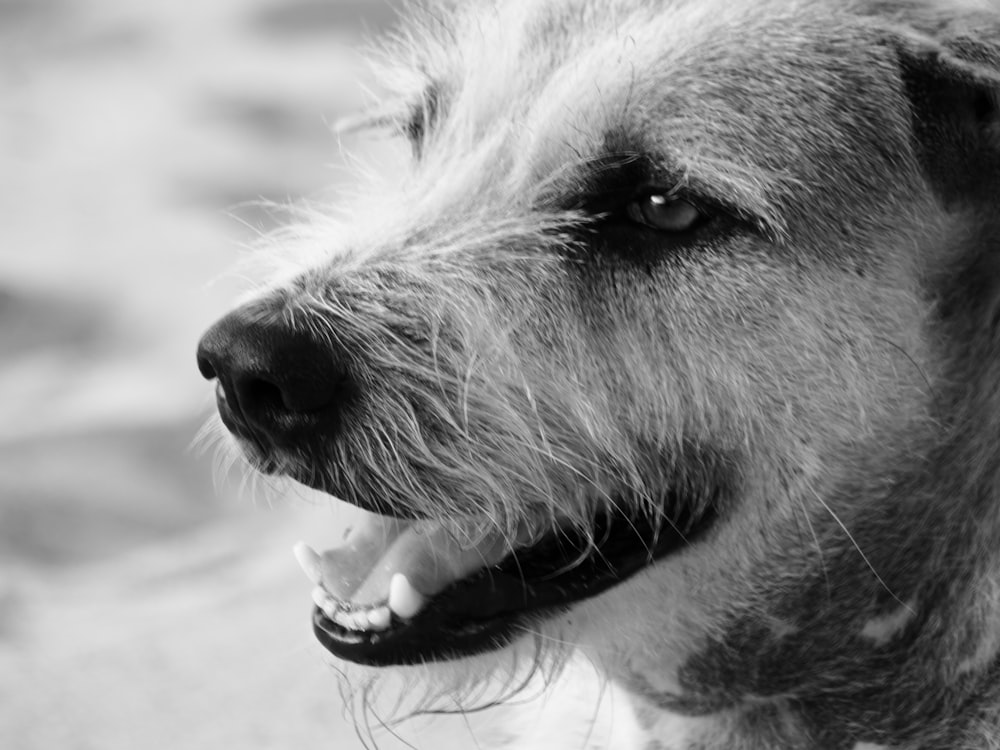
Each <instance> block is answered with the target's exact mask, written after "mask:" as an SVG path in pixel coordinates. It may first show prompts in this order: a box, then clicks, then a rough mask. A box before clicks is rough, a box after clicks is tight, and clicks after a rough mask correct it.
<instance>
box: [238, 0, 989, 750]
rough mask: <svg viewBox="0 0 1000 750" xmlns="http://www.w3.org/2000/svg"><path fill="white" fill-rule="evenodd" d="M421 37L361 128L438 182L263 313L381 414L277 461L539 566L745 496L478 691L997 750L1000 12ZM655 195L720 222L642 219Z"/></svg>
mask: <svg viewBox="0 0 1000 750" xmlns="http://www.w3.org/2000/svg"><path fill="white" fill-rule="evenodd" d="M407 28H408V29H409V30H408V31H407V32H406V34H407V35H406V37H405V38H401V39H399V40H397V43H396V44H395V45H394V46H393V47H392V49H391V50H389V51H388V53H387V54H386V55H385V56H384V58H383V59H384V61H385V65H384V67H385V75H384V80H385V81H386V84H387V86H389V87H390V88H392V90H393V91H394V92H395V94H396V96H394V97H392V98H391V99H390V101H389V102H388V103H387V104H386V105H385V106H383V107H381V108H380V109H379V111H378V113H377V114H375V115H373V116H372V118H370V121H369V122H368V123H367V124H368V125H369V126H377V125H390V126H392V127H395V128H397V129H398V131H399V132H400V133H401V134H403V135H404V136H405V137H407V138H409V139H410V141H411V144H412V149H413V158H412V160H411V161H410V163H409V165H408V166H405V167H404V166H403V165H400V170H401V174H400V175H398V176H397V177H398V180H396V181H395V182H393V183H392V184H387V183H385V182H379V183H377V184H375V185H372V186H371V188H370V189H369V190H366V191H364V193H363V194H362V195H360V196H359V197H358V199H357V200H355V201H352V202H351V203H350V205H349V207H348V208H347V209H346V210H344V211H343V212H342V213H341V214H340V215H339V216H323V215H315V216H311V217H310V218H309V220H308V221H307V222H305V223H304V224H303V225H302V226H300V227H296V228H295V229H294V230H289V231H288V232H286V233H285V234H283V235H281V236H280V237H278V238H277V240H276V244H280V245H281V252H280V254H278V255H276V257H275V260H276V261H277V268H276V270H275V273H274V274H273V275H272V276H271V277H270V281H269V284H268V286H267V287H264V288H262V289H261V290H260V291H259V292H258V293H257V295H256V296H255V298H254V300H253V301H251V302H249V303H248V307H247V308H244V309H245V310H249V311H251V313H248V314H252V317H254V318H255V319H258V320H263V321H280V322H281V323H282V324H283V325H287V326H288V327H289V328H290V329H294V330H297V331H300V332H303V331H305V332H311V333H310V334H309V335H313V336H316V337H320V338H322V339H323V340H325V341H327V342H328V344H329V347H330V348H331V350H333V351H336V352H338V356H339V357H341V358H344V359H346V360H347V365H346V367H347V369H348V371H349V373H350V379H351V381H352V383H354V384H355V386H356V391H357V392H356V393H354V394H353V396H352V399H351V401H350V408H349V410H348V411H347V412H346V414H345V416H344V419H343V420H342V423H341V425H340V427H339V428H338V430H337V431H336V432H335V433H332V432H324V431H322V430H317V431H315V432H314V433H312V434H309V435H306V436H304V437H303V438H302V439H301V440H299V441H298V442H296V443H295V444H294V445H283V446H281V447H280V448H262V447H261V445H260V444H254V443H253V441H247V440H243V441H241V445H242V447H243V449H244V451H245V452H246V453H247V454H248V455H249V457H250V458H251V460H252V461H254V462H256V463H258V464H264V465H266V466H267V468H268V470H269V471H277V472H279V473H285V474H288V475H290V476H293V477H295V478H297V479H299V480H301V481H305V482H306V483H308V484H311V485H313V486H321V487H324V488H327V489H328V490H330V491H331V492H335V493H336V494H337V495H339V496H340V497H342V498H343V499H344V500H346V501H348V502H351V503H355V504H358V505H362V506H366V507H375V508H377V509H383V510H387V509H395V510H396V511H397V512H399V511H403V512H415V513H419V514H423V515H427V516H430V517H432V518H439V519H442V521H443V522H449V523H451V522H453V523H454V529H455V533H456V534H461V535H463V537H470V538H471V537H477V536H478V535H479V534H480V533H485V532H486V531H487V530H489V529H497V528H499V529H501V530H502V531H503V532H504V534H506V535H507V537H508V538H510V539H511V540H514V539H515V538H516V539H517V545H522V544H524V543H526V542H527V541H529V540H530V539H531V538H534V537H536V536H540V535H542V534H544V533H545V532H547V531H549V530H550V529H552V528H553V527H566V526H569V525H573V526H575V527H578V528H582V529H584V530H585V531H586V530H587V529H588V528H589V524H590V522H591V519H592V518H593V517H594V514H595V512H596V511H597V510H598V509H599V508H600V507H602V506H604V505H608V504H612V503H618V502H621V500H622V498H627V500H628V502H629V503H630V504H631V505H632V506H633V510H634V512H636V513H648V514H654V515H655V514H660V513H664V512H665V513H666V514H667V515H668V516H670V514H671V511H672V510H676V509H671V508H666V509H664V508H663V507H662V498H663V497H664V493H665V492H666V491H667V490H674V491H676V490H678V489H681V490H683V492H682V494H683V496H684V497H685V498H687V502H689V503H691V504H693V505H694V506H697V507H699V508H700V507H706V506H707V505H708V504H712V505H713V506H714V507H716V508H717V510H718V512H719V520H718V521H717V522H716V523H715V525H714V526H713V527H712V529H711V531H710V533H709V534H708V536H707V538H705V539H703V540H701V541H699V542H697V543H694V544H691V545H690V546H688V547H686V548H685V549H683V550H682V551H680V552H678V553H676V554H674V555H671V556H669V557H667V558H665V559H663V560H661V561H659V562H658V563H657V564H655V565H653V566H651V567H649V568H647V569H646V570H644V571H643V572H641V573H640V574H638V575H636V576H634V577H633V578H631V579H629V580H627V581H625V582H624V583H622V584H620V585H618V586H617V587H615V588H613V589H611V590H610V591H608V592H607V593H606V594H604V595H602V596H600V597H598V598H596V599H592V600H589V601H586V602H584V603H581V604H579V605H578V606H576V607H575V608H574V609H573V610H572V612H570V613H569V614H568V615H566V616H564V617H558V618H551V619H549V620H547V621H545V622H542V623H539V624H538V631H537V632H536V633H535V638H526V639H525V640H524V641H522V642H521V643H519V644H515V646H514V647H512V648H511V649H509V650H508V651H505V652H501V653H499V654H493V655H487V656H484V657H478V658H477V659H476V660H474V661H473V662H472V664H473V665H474V666H472V667H470V666H469V665H468V664H467V665H465V666H464V667H462V669H461V670H460V671H461V672H462V674H464V675H466V677H467V676H468V675H469V674H470V673H472V674H474V676H475V679H476V680H477V681H478V680H479V679H482V680H483V681H484V682H486V681H487V680H488V679H489V678H490V676H491V675H492V674H493V673H494V672H495V671H496V670H507V669H509V668H511V665H515V667H514V671H515V672H516V671H517V669H518V668H522V669H523V668H524V663H525V661H526V662H528V663H530V664H535V665H540V666H541V668H543V669H548V668H555V667H558V665H559V664H560V663H561V662H562V661H563V660H564V659H565V657H566V648H565V646H566V645H569V646H571V647H573V648H576V649H579V650H580V651H582V652H583V653H584V654H586V655H587V657H588V658H589V659H590V660H592V661H593V663H594V664H595V665H597V666H598V668H599V670H600V671H601V672H602V674H604V675H606V677H607V678H608V679H610V680H612V681H613V682H615V683H617V684H619V685H621V686H623V687H624V688H625V689H626V690H627V691H628V692H630V693H631V694H632V695H633V696H634V700H635V705H636V710H637V712H638V715H639V717H640V720H641V723H642V725H643V727H644V729H645V731H646V732H647V734H648V738H649V744H648V745H647V747H648V748H650V750H652V748H676V749H677V750H696V749H699V750H722V749H723V748H725V749H726V750H739V749H749V748H817V749H818V748H822V749H823V750H850V749H851V748H855V750H862V749H863V748H875V747H885V748H890V747H891V748H897V749H899V750H902V749H904V748H922V749H925V750H930V749H931V748H940V749H941V750H944V749H945V748H948V749H955V748H967V749H969V750H971V749H973V748H977V749H984V748H1000V679H998V678H1000V502H998V501H1000V455H998V454H1000V442H998V438H1000V429H998V422H1000V393H998V389H1000V239H998V238H1000V234H998V228H1000V211H998V198H997V196H998V195H1000V192H998V191H1000V115H998V106H997V105H998V92H1000V12H998V9H997V7H996V6H994V5H993V4H992V3H974V2H959V1H956V2H916V1H914V2H903V1H902V0H899V1H895V0H886V1H885V2H879V1H878V0H857V1H852V0H838V1H834V0H827V1H820V0H815V1H811V0H755V1H753V2H751V1H749V0H747V1H745V2H744V1H738V0H664V1H663V2H653V0H544V1H539V0H510V1H509V2H501V3H496V4H493V3H480V2H475V3H462V4H460V7H458V8H456V9H454V10H452V11H444V10H440V9H438V10H435V11H434V12H429V13H426V14H418V18H417V19H415V20H414V22H413V24H411V25H410V26H409V27H407ZM648 186H654V187H657V188H662V189H663V190H664V191H669V193H670V195H671V196H678V197H679V198H681V199H684V200H689V201H691V202H692V203H694V204H695V205H698V206H699V207H700V208H701V209H702V210H703V212H704V213H705V214H706V215H707V216H709V217H710V221H708V222H707V223H706V224H704V225H703V226H702V227H701V228H699V229H698V230H696V231H693V232H690V233H686V234H682V235H676V234H671V233H668V232H662V231H657V230H655V229H651V228H649V227H645V226H640V225H637V224H634V223H629V222H628V221H618V220H615V219H614V216H615V211H617V210H618V208H619V207H620V206H621V205H624V204H627V203H628V202H629V201H630V200H632V199H633V198H632V196H633V195H635V194H636V191H637V190H640V189H642V188H643V187H648ZM609 217H610V218H609ZM265 454H266V455H265ZM470 541H472V539H470ZM513 544H514V543H513V541H512V545H513ZM553 644H563V645H562V646H553ZM518 664H520V665H521V666H520V667H517V666H516V665H518ZM428 680H429V681H428V683H427V684H428V686H429V690H430V691H431V692H432V693H433V692H438V693H441V694H444V695H448V694H450V692H451V691H453V690H459V691H463V690H467V689H471V690H472V692H463V693H462V694H463V695H466V696H468V695H474V688H470V686H469V685H467V684H464V683H461V684H459V683H460V681H459V680H458V679H457V678H453V675H451V674H450V673H449V672H448V671H447V670H446V669H442V670H441V671H440V672H439V673H436V672H434V670H433V669H432V670H431V675H430V676H429V677H428ZM472 703H474V701H473V700H469V702H468V703H467V704H466V705H467V706H471V704H472Z"/></svg>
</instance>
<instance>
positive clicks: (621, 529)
mask: <svg viewBox="0 0 1000 750" xmlns="http://www.w3.org/2000/svg"><path fill="white" fill-rule="evenodd" d="M620 507H624V506H620ZM667 507H682V508H685V510H684V511H683V512H682V513H680V514H679V517H677V518H674V519H672V521H666V520H664V521H662V522H660V523H659V524H654V523H652V522H651V521H650V520H648V519H645V520H644V519H642V518H629V517H626V516H625V515H623V514H620V513H614V514H603V515H601V516H599V517H598V518H597V519H596V521H595V526H594V529H593V531H594V536H595V539H596V540H597V541H596V546H595V547H593V548H588V546H587V543H586V541H585V540H584V538H583V536H582V535H581V534H579V533H574V532H565V531H563V532H553V533H551V534H549V535H548V536H546V537H544V538H543V539H542V540H541V541H540V542H539V543H537V544H535V545H533V546H532V547H530V548H528V549H526V550H522V551H520V552H518V553H517V554H516V555H510V556H508V557H507V558H505V559H504V560H502V561H501V562H500V563H498V564H497V565H495V566H492V567H490V568H485V569H483V570H480V571H478V572H477V573H475V574H473V575H472V576H469V577H467V578H464V579H462V580H460V581H456V582H455V583H453V584H452V585H451V586H449V587H448V588H446V589H445V590H444V591H442V592H440V593H439V594H437V595H436V596H435V597H434V598H433V599H432V600H431V601H430V602H429V603H428V604H427V606H426V607H425V608H424V609H423V610H422V611H421V612H420V613H419V614H418V615H417V616H416V617H414V618H413V619H411V620H408V621H403V620H400V619H399V618H397V617H396V616H395V615H393V620H392V624H391V626H390V628H389V629H388V630H385V631H381V632H364V633H360V632H355V631H350V630H347V629H346V628H343V627H341V626H340V625H338V624H336V623H335V622H333V621H332V620H330V619H329V618H327V617H326V616H325V615H324V614H323V612H322V611H321V610H320V609H318V608H316V609H314V610H313V615H312V619H313V631H314V632H315V634H316V637H317V638H318V639H319V641H320V643H322V644H323V646H324V647H326V649H327V650H329V651H330V652H331V653H332V654H334V655H335V656H338V657H340V658H342V659H346V660H348V661H353V662H357V663H361V664H367V665H371V666H379V667H381V666H392V665H401V664H416V663H422V662H425V661H448V660H452V659H458V658H461V657H464V656H471V655H474V654H478V653H483V652H486V651H492V650H496V649H500V648H503V647H504V646H506V645H507V644H509V643H510V642H511V641H512V640H514V638H516V637H517V636H519V635H521V634H523V633H524V632H526V631H529V630H530V629H531V628H532V625H533V624H536V623H537V622H538V621H540V620H543V619H546V618H549V617H552V616H555V615H558V614H559V613H561V612H565V611H566V610H568V609H569V608H570V607H571V606H572V605H574V604H576V603H577V602H581V601H584V600H586V599H589V598H591V597H594V596H597V595H598V594H601V593H603V592H604V591H607V590H608V589H610V588H612V587H614V586H616V585H618V584H620V583H622V582H623V581H626V580H628V579H629V578H631V577H632V576H633V575H635V574H636V573H638V572H639V571H641V570H642V569H644V568H646V567H647V566H649V565H650V564H651V563H653V562H655V561H657V560H659V559H662V558H664V557H667V556H668V555H670V554H673V553H675V552H677V551H679V550H680V549H682V548H684V547H686V546H688V545H690V544H694V543H696V542H697V541H699V540H700V539H701V538H702V537H703V536H704V535H705V534H706V533H707V532H708V530H709V529H710V528H711V527H712V526H713V524H714V521H715V519H716V515H717V513H716V505H715V503H709V504H707V505H705V506H703V507H702V508H701V509H700V510H696V509H695V508H692V507H691V506H684V505H668V506H667Z"/></svg>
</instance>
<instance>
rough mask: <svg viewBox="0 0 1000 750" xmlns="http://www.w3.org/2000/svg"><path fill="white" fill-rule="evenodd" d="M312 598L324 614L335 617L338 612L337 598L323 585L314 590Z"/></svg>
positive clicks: (331, 617)
mask: <svg viewBox="0 0 1000 750" xmlns="http://www.w3.org/2000/svg"><path fill="white" fill-rule="evenodd" d="M312 600H313V603H315V605H316V606H317V607H319V608H320V609H321V610H323V614H324V615H326V616H327V617H329V618H330V619H331V620H332V619H333V616H334V614H335V613H336V612H337V609H338V607H337V600H336V599H334V598H333V597H332V596H330V594H329V593H328V592H327V590H326V589H324V588H323V587H321V586H317V587H316V588H314V589H313V590H312Z"/></svg>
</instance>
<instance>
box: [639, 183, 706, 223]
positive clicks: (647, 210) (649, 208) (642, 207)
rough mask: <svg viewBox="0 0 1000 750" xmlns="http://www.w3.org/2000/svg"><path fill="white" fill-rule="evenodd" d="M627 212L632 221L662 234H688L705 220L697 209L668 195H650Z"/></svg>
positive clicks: (641, 199)
mask: <svg viewBox="0 0 1000 750" xmlns="http://www.w3.org/2000/svg"><path fill="white" fill-rule="evenodd" d="M625 210H626V212H627V214H628V217H629V218H630V219H631V220H632V221H634V222H636V223H638V224H644V225H646V226H647V227H651V228H653V229H658V230H660V231H661V232H686V231H688V230H690V229H693V228H694V227H695V226H696V225H697V224H698V223H699V222H701V220H702V219H704V218H705V215H704V214H703V213H702V212H701V211H700V210H698V208H697V207H695V206H694V205H692V204H691V203H689V202H688V201H686V200H683V199H682V198H675V197H672V196H671V195H669V194H668V193H648V194H647V195H644V196H642V197H641V198H638V199H636V200H634V201H632V202H631V203H629V204H628V206H627V207H626V209H625Z"/></svg>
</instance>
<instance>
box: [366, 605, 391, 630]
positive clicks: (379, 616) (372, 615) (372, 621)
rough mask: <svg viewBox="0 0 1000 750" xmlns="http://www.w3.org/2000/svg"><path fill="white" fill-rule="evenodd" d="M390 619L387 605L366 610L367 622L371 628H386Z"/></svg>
mask: <svg viewBox="0 0 1000 750" xmlns="http://www.w3.org/2000/svg"><path fill="white" fill-rule="evenodd" d="M391 620H392V613H391V612H390V611H389V608H388V607H376V608H375V609H372V610H369V612H368V624H369V625H371V627H372V629H373V630H386V629H387V628H388V627H389V622H390V621H391Z"/></svg>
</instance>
